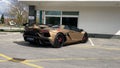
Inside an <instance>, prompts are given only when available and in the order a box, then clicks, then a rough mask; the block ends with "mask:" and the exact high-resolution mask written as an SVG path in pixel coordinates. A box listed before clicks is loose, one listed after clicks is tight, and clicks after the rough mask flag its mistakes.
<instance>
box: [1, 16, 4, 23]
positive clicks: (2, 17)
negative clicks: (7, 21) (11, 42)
mask: <svg viewBox="0 0 120 68" xmlns="http://www.w3.org/2000/svg"><path fill="white" fill-rule="evenodd" d="M1 23H2V24H3V23H4V14H2V16H1Z"/></svg>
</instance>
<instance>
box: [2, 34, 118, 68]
mask: <svg viewBox="0 0 120 68" xmlns="http://www.w3.org/2000/svg"><path fill="white" fill-rule="evenodd" d="M119 44H120V39H101V38H89V41H88V42H87V43H85V44H83V43H76V44H71V45H67V46H64V47H62V48H52V47H51V46H50V45H45V46H36V45H35V44H29V43H27V42H25V41H24V40H23V37H22V33H0V66H1V67H3V68H119V67H120V65H119V63H120V45H119Z"/></svg>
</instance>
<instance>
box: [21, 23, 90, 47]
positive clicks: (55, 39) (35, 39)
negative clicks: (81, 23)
mask: <svg viewBox="0 0 120 68" xmlns="http://www.w3.org/2000/svg"><path fill="white" fill-rule="evenodd" d="M23 37H24V40H25V41H27V42H30V43H39V44H51V45H52V46H53V47H55V48H60V47H61V46H63V45H64V44H70V43H75V42H82V43H85V42H87V41H88V35H87V32H85V31H84V30H83V29H79V28H77V27H74V26H68V25H61V26H58V25H55V26H47V25H33V26H28V27H25V31H24V34H23Z"/></svg>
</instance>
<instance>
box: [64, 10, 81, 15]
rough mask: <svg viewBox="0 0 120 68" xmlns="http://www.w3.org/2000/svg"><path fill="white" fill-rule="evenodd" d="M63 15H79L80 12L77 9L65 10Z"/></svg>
mask: <svg viewBox="0 0 120 68" xmlns="http://www.w3.org/2000/svg"><path fill="white" fill-rule="evenodd" d="M62 14H63V15H79V12H77V11H76V12H75V11H63V12H62Z"/></svg>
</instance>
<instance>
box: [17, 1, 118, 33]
mask: <svg viewBox="0 0 120 68" xmlns="http://www.w3.org/2000/svg"><path fill="white" fill-rule="evenodd" d="M19 1H20V2H23V3H25V4H27V5H29V21H31V22H32V21H35V19H36V17H38V18H39V23H44V24H55V25H61V24H65V25H73V26H76V27H78V28H82V29H84V30H86V31H87V32H88V33H94V34H110V35H120V1H116V0H113V1H112V0H109V1H104V0H103V1H90V0H88V1H84V0H80V1H76V0H75V1H72V0H71V1H70V0H69V1H56V0H53V1H49V0H34V1H33V0H19ZM36 13H37V14H36Z"/></svg>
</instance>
